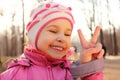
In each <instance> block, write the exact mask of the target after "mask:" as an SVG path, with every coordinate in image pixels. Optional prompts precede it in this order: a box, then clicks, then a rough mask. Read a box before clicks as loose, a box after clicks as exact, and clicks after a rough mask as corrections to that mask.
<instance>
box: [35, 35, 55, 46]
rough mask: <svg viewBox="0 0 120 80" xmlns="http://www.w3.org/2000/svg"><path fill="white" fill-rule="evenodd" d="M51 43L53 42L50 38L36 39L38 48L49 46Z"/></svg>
mask: <svg viewBox="0 0 120 80" xmlns="http://www.w3.org/2000/svg"><path fill="white" fill-rule="evenodd" d="M52 41H53V38H52V36H41V37H39V39H38V42H37V46H38V47H40V46H45V45H49V44H50V43H51V42H52Z"/></svg>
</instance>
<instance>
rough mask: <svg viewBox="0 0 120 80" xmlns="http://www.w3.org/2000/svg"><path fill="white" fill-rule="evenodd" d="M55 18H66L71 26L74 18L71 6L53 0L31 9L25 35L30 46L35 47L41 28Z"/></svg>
mask: <svg viewBox="0 0 120 80" xmlns="http://www.w3.org/2000/svg"><path fill="white" fill-rule="evenodd" d="M56 19H66V20H68V21H69V22H70V23H71V25H72V26H73V23H74V19H73V16H72V13H71V8H70V7H65V6H62V5H60V4H58V3H55V2H47V3H42V4H40V5H39V6H38V7H36V8H35V9H33V10H32V12H31V15H30V21H29V23H28V25H27V27H26V31H27V32H26V35H27V37H28V38H29V40H30V41H31V42H32V47H34V48H36V49H37V46H36V45H37V41H38V36H39V34H40V32H41V30H42V29H43V28H44V27H45V26H46V25H48V24H49V23H50V22H52V21H54V20H56Z"/></svg>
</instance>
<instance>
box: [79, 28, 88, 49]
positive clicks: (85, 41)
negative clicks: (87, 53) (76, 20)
mask: <svg viewBox="0 0 120 80" xmlns="http://www.w3.org/2000/svg"><path fill="white" fill-rule="evenodd" d="M78 35H79V39H80V43H81V45H82V47H83V48H88V47H89V46H88V42H87V40H86V39H85V38H84V36H83V34H82V31H81V30H80V29H79V30H78Z"/></svg>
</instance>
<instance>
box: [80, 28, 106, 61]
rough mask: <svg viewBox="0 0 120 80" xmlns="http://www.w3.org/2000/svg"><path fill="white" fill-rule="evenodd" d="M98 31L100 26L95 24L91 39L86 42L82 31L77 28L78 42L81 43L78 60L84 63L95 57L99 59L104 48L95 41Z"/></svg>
mask: <svg viewBox="0 0 120 80" xmlns="http://www.w3.org/2000/svg"><path fill="white" fill-rule="evenodd" d="M99 32H100V27H99V26H97V27H96V29H95V32H94V34H93V37H92V39H91V40H90V42H88V41H87V40H86V39H85V38H84V36H83V34H82V31H81V30H80V29H79V30H78V35H79V38H80V43H81V45H82V51H81V53H80V54H81V55H80V57H81V58H80V62H81V63H85V62H89V61H92V60H95V59H99V58H101V57H102V56H103V54H104V50H103V49H102V44H101V43H97V40H98V37H99Z"/></svg>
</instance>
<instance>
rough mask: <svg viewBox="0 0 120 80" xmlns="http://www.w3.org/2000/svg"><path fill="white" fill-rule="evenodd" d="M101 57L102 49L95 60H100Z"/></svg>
mask: <svg viewBox="0 0 120 80" xmlns="http://www.w3.org/2000/svg"><path fill="white" fill-rule="evenodd" d="M103 55H104V50H103V49H102V50H101V51H100V53H99V54H98V56H97V59H100V58H102V57H103Z"/></svg>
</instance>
